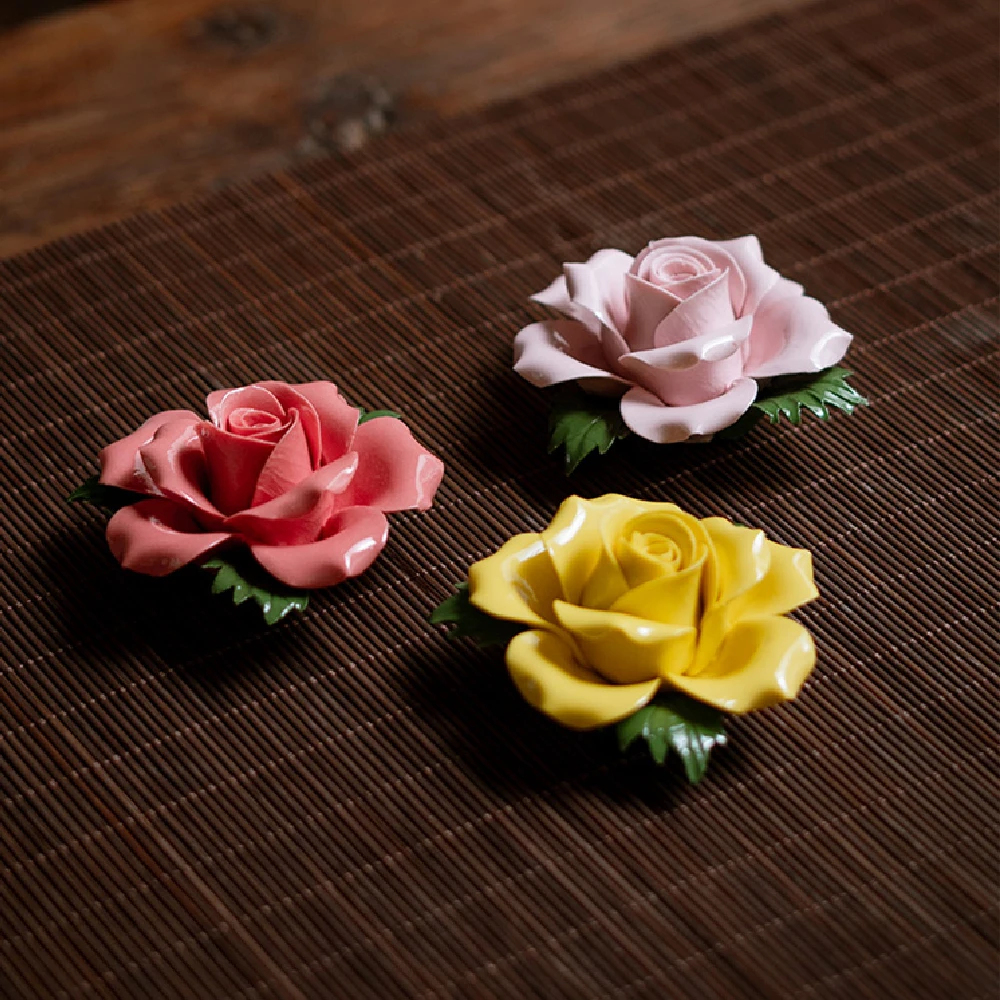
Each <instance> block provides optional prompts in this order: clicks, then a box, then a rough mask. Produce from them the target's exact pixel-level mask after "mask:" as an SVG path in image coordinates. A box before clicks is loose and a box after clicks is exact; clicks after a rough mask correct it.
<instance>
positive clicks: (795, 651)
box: [668, 617, 816, 713]
mask: <svg viewBox="0 0 1000 1000" xmlns="http://www.w3.org/2000/svg"><path fill="white" fill-rule="evenodd" d="M815 664H816V647H815V646H814V644H813V640H812V636H811V635H810V634H809V633H808V632H807V631H806V629H805V628H803V627H802V626H801V625H800V624H799V623H798V622H796V621H793V620H792V619H791V618H781V617H770V618H756V619H751V620H749V621H742V622H739V623H737V624H736V625H735V626H734V627H733V628H732V629H730V630H729V631H728V632H727V633H726V635H725V638H724V639H723V641H722V644H721V646H720V647H719V649H718V651H717V652H716V655H715V656H714V657H713V659H712V662H711V663H710V664H709V666H708V667H707V668H706V669H705V670H703V671H701V672H700V673H698V674H695V675H694V676H685V675H677V676H672V677H670V678H669V679H668V683H669V684H670V685H671V686H672V687H674V688H676V689H677V690H678V691H683V692H684V693H685V694H688V695H690V696H691V697H692V698H696V699H697V700H698V701H703V702H705V703H706V704H709V705H714V706H715V707H716V708H719V709H722V711H724V712H738V713H743V712H752V711H755V710H756V709H759V708H767V707H768V706H770V705H776V704H778V703H779V702H782V701H789V700H791V699H792V698H794V697H795V696H796V695H797V694H798V693H799V690H800V689H801V688H802V685H803V684H804V683H805V679H806V678H807V677H808V676H809V673H810V672H811V671H812V668H813V667H814V666H815Z"/></svg>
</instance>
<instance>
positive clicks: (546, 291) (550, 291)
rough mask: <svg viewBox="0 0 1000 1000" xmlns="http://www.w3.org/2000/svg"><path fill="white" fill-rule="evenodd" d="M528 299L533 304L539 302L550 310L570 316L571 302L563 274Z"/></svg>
mask: <svg viewBox="0 0 1000 1000" xmlns="http://www.w3.org/2000/svg"><path fill="white" fill-rule="evenodd" d="M530 298H531V299H532V300H533V301H534V302H539V303H541V304H542V305H543V306H548V307H549V308H550V309H556V310H557V311H558V312H561V313H565V314H566V315H567V316H568V315H570V310H571V309H572V308H573V300H572V299H571V298H570V295H569V288H568V286H567V285H566V275H565V274H560V275H559V277H558V278H556V280H555V281H553V282H552V284H551V285H547V286H546V287H545V288H543V289H542V290H541V291H540V292H535V294H534V295H532V296H530Z"/></svg>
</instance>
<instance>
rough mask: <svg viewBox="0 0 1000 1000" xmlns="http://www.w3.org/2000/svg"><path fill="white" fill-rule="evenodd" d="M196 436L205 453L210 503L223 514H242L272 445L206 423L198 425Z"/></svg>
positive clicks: (272, 449)
mask: <svg viewBox="0 0 1000 1000" xmlns="http://www.w3.org/2000/svg"><path fill="white" fill-rule="evenodd" d="M198 433H199V434H200V435H201V443H202V448H203V449H204V452H205V467H206V468H207V469H208V495H209V497H210V498H211V500H212V503H213V504H214V505H215V506H216V507H217V508H218V509H219V510H220V511H222V513H223V514H235V513H236V511H239V510H245V509H246V508H247V507H249V506H250V504H251V502H252V501H253V495H254V489H255V488H256V485H257V478H258V476H260V472H261V469H263V468H264V465H265V463H266V462H267V460H268V458H270V456H271V452H272V451H274V449H275V445H273V444H268V443H267V442H266V441H260V440H258V439H257V438H250V437H239V436H237V435H236V434H232V433H230V432H229V431H227V430H223V429H222V428H220V427H216V426H215V425H214V424H210V423H209V422H208V421H207V420H203V421H201V422H200V423H199V424H198Z"/></svg>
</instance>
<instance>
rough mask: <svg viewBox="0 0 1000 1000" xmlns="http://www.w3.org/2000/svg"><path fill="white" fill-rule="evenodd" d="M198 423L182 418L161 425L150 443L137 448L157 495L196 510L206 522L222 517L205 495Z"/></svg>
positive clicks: (199, 424) (206, 479) (205, 485)
mask: <svg viewBox="0 0 1000 1000" xmlns="http://www.w3.org/2000/svg"><path fill="white" fill-rule="evenodd" d="M204 423H205V422H204V421H199V422H198V423H197V424H192V423H191V421H190V420H188V419H186V418H182V419H180V420H172V421H170V422H169V423H166V424H163V425H162V426H161V427H160V428H159V429H158V430H157V432H156V433H155V434H154V435H153V440H152V441H150V442H148V443H147V444H144V445H143V446H142V447H141V448H140V449H139V461H140V462H141V463H142V467H143V468H144V469H145V470H146V474H147V475H148V476H149V478H150V480H151V481H152V483H153V485H154V486H156V488H157V490H158V492H159V493H160V495H161V496H165V497H168V498H169V499H171V500H174V501H175V502H177V503H179V504H181V505H182V506H186V507H190V508H191V509H193V510H197V511H198V512H199V513H200V514H202V515H203V518H204V519H207V521H208V522H209V523H211V522H215V521H221V520H222V514H221V513H220V512H219V510H218V509H217V508H216V507H215V505H214V504H213V503H212V502H211V501H210V500H209V499H208V497H207V496H206V495H205V490H206V488H207V486H208V471H207V469H206V468H205V451H204V447H203V445H202V437H201V434H199V432H198V429H199V427H200V426H201V425H202V424H204Z"/></svg>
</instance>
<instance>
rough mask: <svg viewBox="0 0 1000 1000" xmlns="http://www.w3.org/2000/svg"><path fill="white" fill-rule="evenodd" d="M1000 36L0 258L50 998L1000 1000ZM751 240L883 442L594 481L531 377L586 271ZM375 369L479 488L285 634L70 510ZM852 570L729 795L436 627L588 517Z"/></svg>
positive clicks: (721, 93) (575, 121)
mask: <svg viewBox="0 0 1000 1000" xmlns="http://www.w3.org/2000/svg"><path fill="white" fill-rule="evenodd" d="M996 28H997V22H996V12H995V9H994V5H993V4H992V3H989V2H986V0H982V2H978V0H971V2H966V0H962V2H956V0H888V2H886V0H844V2H839V0H838V2H835V3H827V4H820V5H818V6H810V7H808V8H806V9H803V10H801V11H799V12H797V13H795V14H793V15H789V16H787V17H775V18H771V19H767V20H765V21H763V22H759V23H757V24H755V25H753V26H751V27H749V28H746V27H744V28H740V29H738V30H734V31H732V32H730V33H728V34H726V35H724V36H721V37H719V38H715V39H705V40H702V41H698V42H695V43H693V44H689V45H686V46H684V47H682V48H679V49H674V50H672V51H668V52H664V53H661V54H659V55H657V56H655V57H652V58H649V59H645V60H643V61H642V62H640V63H637V64H634V65H631V66H627V67H624V68H620V69H617V70H615V71H614V72H610V73H606V74H603V75H601V76H598V77H594V78H591V79H588V80H584V81H577V82H574V83H572V84H569V85H565V86H562V87H559V88H556V89H554V90H549V91H547V92H545V93H541V94H539V95H536V96H534V97H531V98H527V99H524V100H521V101H518V102H516V103H514V104H509V105H505V106H503V107H501V108H497V109H493V110H490V111H487V112H485V113H482V114H479V115H476V116H474V117H470V118H466V119H463V120H459V121H453V122H447V123H441V124H432V125H427V126H425V127H420V128H417V129H415V130H413V129H411V130H409V131H404V132H402V133H401V134H398V135H396V136H392V137H389V138H387V139H385V140H384V141H381V142H380V143H378V144H376V145H374V146H372V147H371V149H370V150H367V151H365V152H363V153H361V154H359V155H358V156H357V157H355V158H353V159H349V160H347V161H332V160H331V161H323V162H316V163H314V164H311V165H309V166H306V167H303V168H302V169H300V170H296V171H295V172H293V173H291V174H284V175H279V176H272V177H268V178H265V179H263V180H260V181H256V182H253V183H249V184H245V185H242V186H239V187H236V188H234V189H231V190H228V191H226V192H224V193H221V194H219V195H218V196H217V197H213V198H212V199H210V200H208V201H203V202H199V203H197V204H191V205H186V206H182V207H179V208H176V209H172V210H170V211H166V212H162V213H158V214H155V215H146V216H141V217H137V218H134V219H131V220H129V221H126V222H123V223H121V224H119V225H115V226H112V227H110V228H107V229H103V230H100V231H97V232H91V233H86V234H84V235H81V236H78V237H74V238H72V239H68V240H65V241H62V242H60V243H57V244H53V245H50V246H47V247H44V248H42V249H40V250H38V251H37V252H33V253H31V254H28V255H26V256H23V257H20V258H17V259H14V260H10V261H7V262H5V263H3V264H0V283H2V291H0V324H2V325H0V332H2V336H3V347H2V355H0V358H2V361H0V365H2V375H3V414H4V417H3V427H2V451H0V455H2V489H0V497H2V500H3V518H2V520H0V539H2V540H0V565H2V571H0V588H2V594H0V597H2V599H0V644H2V645H0V657H2V662H3V681H2V694H3V698H2V707H0V716H2V717H0V751H2V755H3V767H2V771H0V783H2V794H3V810H2V821H0V829H2V831H3V832H2V836H3V840H2V844H3V858H2V864H3V880H2V885H3V897H2V901H3V905H2V907H0V925H2V935H3V941H2V947H0V989H2V991H3V995H4V996H7V997H52V996H55V997H78V996H79V997H83V996H91V997H127V998H133V997H136V998H146V997H210V998H213V1000H222V998H236V997H244V998H250V997H281V998H283V1000H285V998H301V997H308V998H325V997H348V998H365V997H419V998H423V1000H430V998H432V997H434V998H442V997H454V998H459V997H460V998H465V997H485V998H492V997H511V998H523V997H543V998H546V1000H547V998H558V997H568V998H597V997H601V998H609V1000H610V998H615V1000H625V998H638V997H651V998H653V997H655V998H664V997H669V998H675V997H691V998H698V1000H709V998H718V1000H733V998H743V997H746V998H758V997H781V998H786V1000H809V998H832V997H837V998H854V997H877V998H886V997H926V998H933V1000H939V998H963V1000H972V998H974V997H986V996H992V995H995V987H996V967H997V964H996V958H997V953H996V929H997V927H996V900H997V893H996V872H997V867H996V862H997V854H996V849H995V847H996V845H995V836H996V820H997V809H996V806H997V798H996V790H997V789H996V782H995V780H994V763H995V760H994V757H995V752H996V736H997V730H996V722H995V716H996V710H997V706H998V700H1000V699H998V690H997V684H996V665H997V653H998V641H997V607H998V603H1000V602H998V588H997V578H998V574H1000V558H998V554H997V553H998V550H997V544H998V534H1000V513H998V504H997V496H998V492H997V468H998V450H1000V449H998V435H997V411H998V395H1000V393H998V358H1000V330H998V322H997V309H996V306H997V281H996V251H997V188H998V184H997V180H998V177H997V107H996V56H995V39H996V34H997V32H996ZM745 232H756V233H758V234H759V235H760V237H761V239H762V241H763V243H764V247H765V251H766V253H767V255H768V258H769V260H770V261H771V262H772V263H774V264H775V265H776V266H777V267H779V268H780V269H781V270H783V271H784V273H786V274H787V275H788V276H789V277H792V278H794V279H795V280H798V281H801V282H803V283H804V284H805V285H806V288H807V290H808V291H809V293H810V294H813V295H815V296H817V297H819V298H820V299H822V300H824V301H825V302H827V303H828V304H829V306H830V308H831V311H832V313H833V315H834V318H835V319H836V321H837V322H838V323H839V324H841V325H842V326H844V327H846V328H847V329H849V330H851V331H853V332H854V333H855V334H856V341H855V344H854V346H853V348H852V351H851V353H850V355H849V356H848V363H849V365H850V366H851V367H852V368H854V369H855V370H856V371H857V376H856V379H855V382H856V384H857V385H858V387H859V388H860V389H861V390H862V391H863V392H865V393H866V394H867V395H868V396H869V397H870V398H871V401H872V405H871V407H870V408H868V409H866V410H863V411H860V412H859V413H858V414H857V415H856V416H854V417H852V418H850V419H847V418H843V417H840V416H837V417H835V418H834V419H833V421H832V422H831V423H830V424H829V425H821V424H819V423H818V422H817V421H811V420H808V419H807V421H806V422H805V423H804V425H803V426H802V427H800V428H798V429H794V428H792V427H790V426H787V425H785V426H782V427H780V428H758V429H757V430H755V431H754V432H753V434H752V436H751V437H749V438H747V439H746V440H745V441H743V442H740V443H736V444H721V443H720V444H711V445H704V446H689V447H674V448H661V449H655V448H652V447H645V446H642V445H641V443H638V442H629V443H625V444H622V445H619V446H617V447H616V448H615V449H614V450H613V451H612V452H611V453H610V454H609V455H608V456H607V457H606V458H605V459H603V460H601V461H593V460H588V461H587V462H586V463H585V464H584V465H583V466H581V469H580V471H579V472H578V473H577V475H575V476H574V477H573V479H572V480H570V481H569V482H567V481H566V479H565V478H564V476H563V475H562V472H561V470H560V468H559V465H558V463H557V462H556V461H555V460H554V459H553V458H550V457H548V456H547V455H546V454H545V449H544V443H545V442H544V437H545V435H544V420H545V412H544V411H545V398H544V396H543V394H542V393H540V392H538V391H537V390H535V389H532V388H531V387H530V386H528V385H527V384H526V383H524V382H522V381H521V380H520V379H519V378H518V377H517V376H515V375H514V374H512V373H511V372H510V370H509V365H510V360H511V359H510V349H511V341H512V338H513V335H514V333H515V332H516V331H517V330H518V329H519V327H520V326H521V325H523V324H524V323H525V322H528V321H529V320H530V319H531V318H532V317H536V316H540V315H541V314H542V311H541V310H540V309H539V308H536V307H535V306H533V305H531V304H530V303H529V302H528V301H527V295H528V294H529V293H531V292H533V291H535V290H537V289H538V288H541V287H542V286H543V285H545V284H546V283H547V282H548V281H549V280H550V279H551V278H552V277H553V276H554V274H555V273H557V269H558V266H559V264H560V262H561V261H563V260H572V259H577V260H579V259H582V258H584V257H585V256H586V255H588V254H589V253H590V252H592V251H593V250H595V249H597V248H598V247H602V246H619V247H621V248H623V249H626V250H629V251H632V252H634V251H636V250H637V249H638V248H639V247H640V246H642V245H643V244H644V243H645V242H646V240H648V239H650V238H654V237H658V236H662V235H667V234H683V233H697V234H700V235H704V236H708V237H724V236H733V235H739V234H742V233H745ZM263 378H280V379H285V380H288V381H306V380H312V379H317V378H330V379H332V380H334V381H335V382H336V383H337V384H338V385H339V386H340V387H341V388H342V390H343V392H344V393H345V394H346V395H347V397H348V398H349V399H351V400H352V401H353V402H355V403H357V404H360V405H364V406H368V407H381V406H388V407H392V408H395V409H399V410H401V411H402V412H404V413H405V414H406V416H407V419H408V421H409V423H410V426H411V427H412V428H413V429H414V431H415V433H416V435H417V437H418V438H419V439H420V440H422V441H423V442H424V443H425V444H427V445H428V446H429V447H430V448H431V449H432V450H434V451H436V452H437V453H438V454H440V455H441V456H442V457H443V458H444V459H445V461H446V463H447V466H448V471H447V475H446V479H445V481H444V485H443V486H442V489H441V491H440V493H439V499H438V502H437V504H436V506H435V507H434V509H433V510H432V511H431V512H430V513H428V514H425V515H403V516H399V517H395V518H393V527H392V534H391V536H390V541H389V545H388V547H387V548H386V550H385V552H384V554H383V556H382V557H381V558H380V559H379V560H378V561H377V562H376V564H375V566H374V567H373V568H372V569H371V570H370V571H369V572H368V573H367V574H366V575H365V576H364V577H362V578H361V579H360V580H358V581H355V582H353V583H351V584H348V585H345V586H342V587H339V588H336V589H334V590H332V591H328V592H324V593H321V594H319V595H318V596H316V597H314V599H313V603H312V604H311V606H310V608H309V610H308V611H307V613H306V614H305V615H304V616H302V617H300V618H296V619H294V620H291V621H289V622H288V623H287V624H281V625H279V626H277V627H274V628H272V629H267V628H265V627H264V626H262V625H260V626H259V625H257V624H256V623H255V621H254V619H253V617H252V615H250V614H249V613H246V614H244V613H243V611H242V610H238V609H233V608H231V607H229V606H228V605H227V603H226V601H225V600H224V599H223V598H217V599H215V601H214V603H206V601H205V600H204V599H203V598H202V597H201V596H199V595H198V594H196V592H197V591H198V587H191V586H189V581H188V582H185V581H183V580H181V579H174V578H168V579H167V580H162V581H155V580H148V579H145V578H138V577H134V576H132V575H130V574H126V573H123V572H121V571H120V570H119V569H118V568H117V565H116V564H115V563H114V561H113V560H112V558H111V556H110V555H109V553H108V551H107V547H106V545H105V542H104V539H103V527H104V521H105V518H104V517H103V516H102V515H100V514H99V513H98V512H96V511H94V510H92V509H88V508H82V507H74V508H71V507H69V506H68V505H67V504H66V503H64V501H63V497H64V496H65V495H66V493H67V492H68V491H69V490H70V489H71V488H72V487H73V486H74V485H76V483H78V482H79V481H80V480H82V479H83V478H85V477H86V476H87V475H89V474H90V473H91V472H92V471H94V469H95V457H96V454H97V451H98V449H99V448H100V446H101V445H103V444H104V443H106V442H108V441H110V440H112V439H114V438H117V437H119V436H121V435H122V434H124V433H125V432H127V431H130V430H132V429H133V428H134V427H135V426H137V425H138V423H139V422H141V421H142V420H143V419H144V418H145V417H146V416H148V415H149V414H151V413H153V412H155V411H158V410H160V409H163V408H173V407H182V408H194V409H201V407H202V405H203V399H204V396H205V394H206V393H207V392H208V391H209V390H210V389H212V388H215V387H219V386H229V385H234V384H243V383H246V382H249V381H253V380H256V379H263ZM611 490H615V491H621V492H630V493H634V494H636V495H639V496H642V497H647V498H662V499H670V500H675V501H677V502H678V503H680V504H682V505H683V506H685V507H687V508H689V509H690V510H691V511H693V512H694V513H696V514H698V515H702V516H703V515H708V514H710V513H716V512H718V513H723V514H726V515H729V516H731V517H733V518H735V519H737V520H739V521H742V522H744V523H748V524H752V525H756V526H761V527H763V528H765V529H767V531H768V532H769V533H770V534H771V535H772V536H773V537H775V538H777V539H779V540H781V541H783V542H785V543H788V544H793V545H800V546H808V547H810V548H812V549H813V551H814V553H815V557H816V569H817V578H818V581H819V584H820V588H821V590H822V593H823V599H822V600H821V601H819V602H817V603H816V604H815V605H811V606H809V607H808V608H807V609H805V610H804V611H803V612H802V614H801V618H802V620H803V621H805V622H806V623H807V624H808V626H809V627H810V628H811V629H812V630H813V632H814V634H815V636H816V639H817V645H818V647H819V650H820V658H819V664H818V667H817V669H816V672H815V674H814V675H813V678H812V679H811V681H810V682H809V684H808V685H807V687H806V689H805V691H804V693H803V695H802V696H801V698H800V699H799V700H798V701H796V702H795V703H793V704H791V705H789V706H787V707H784V708H781V709H776V710H773V711H769V712H766V713H762V714H760V715H758V716H753V717H747V718H743V719H739V720H737V721H735V722H734V723H733V725H732V727H731V741H730V742H731V746H730V747H729V748H727V749H726V750H724V751H723V752H721V753H719V754H718V755H717V759H716V761H715V763H714V764H713V766H712V769H711V770H710V773H709V778H708V779H707V781H706V782H705V783H704V784H703V785H701V786H699V787H698V788H696V789H688V788H687V787H686V786H684V784H683V779H682V778H681V776H680V775H679V773H678V772H677V771H676V770H667V771H665V772H664V771H660V770H658V769H656V768H655V767H653V766H652V765H651V764H646V763H644V762H643V760H642V758H641V755H640V754H635V755H629V756H627V757H625V758H619V757H618V756H617V755H616V752H615V748H614V747H613V745H612V741H611V739H610V737H609V736H608V735H607V734H589V735H578V734H572V733H568V732H564V731H562V730H560V729H558V728H557V727H555V726H554V725H553V724H550V723H549V722H547V721H546V720H545V719H544V718H542V717H540V716H538V715H536V714H535V713H533V712H532V711H531V710H530V709H528V708H527V706H526V705H525V704H524V703H523V702H521V701H520V700H519V698H518V697H517V695H516V694H515V693H514V691H513V689H512V686H511V684H510V682H509V680H508V679H507V677H506V674H505V671H504V668H503V665H502V661H501V657H500V655H499V654H498V653H497V652H496V651H491V652H479V651H477V650H476V649H474V648H473V647H472V646H470V645H468V644H466V643H464V642H448V641H446V640H445V639H444V637H443V636H442V635H441V634H440V633H439V632H437V631H436V630H434V629H432V628H431V627H429V626H428V625H427V624H426V616H427V614H428V612H429V611H430V610H431V609H432V608H433V607H434V606H435V605H436V604H437V603H438V602H439V601H440V600H441V599H442V598H443V597H444V596H445V595H446V594H447V593H448V592H449V589H450V585H451V583H452V582H453V581H455V580H457V579H459V578H461V576H462V575H463V573H464V570H465V568H466V567H467V566H468V564H469V563H470V562H472V561H474V560H475V559H477V558H479V557H481V556H483V555H484V554H485V553H487V552H489V551H491V550H492V549H493V548H495V547H496V546H497V545H498V543H499V542H500V541H501V540H502V539H504V538H505V537H506V536H507V535H509V534H511V533H513V532H516V531H523V530H533V529H537V528H539V527H541V526H542V525H543V524H544V523H545V522H546V521H547V520H548V518H549V517H550V516H551V514H552V512H553V511H554V510H555V508H556V506H557V505H558V503H559V501H560V500H562V499H563V497H564V496H566V495H567V494H568V493H569V492H573V491H575V492H579V493H581V494H583V495H597V494H599V493H602V492H605V491H611Z"/></svg>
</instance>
